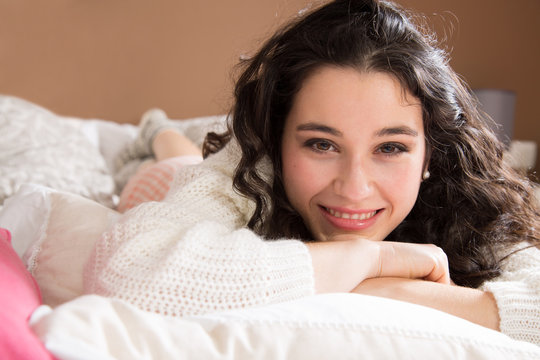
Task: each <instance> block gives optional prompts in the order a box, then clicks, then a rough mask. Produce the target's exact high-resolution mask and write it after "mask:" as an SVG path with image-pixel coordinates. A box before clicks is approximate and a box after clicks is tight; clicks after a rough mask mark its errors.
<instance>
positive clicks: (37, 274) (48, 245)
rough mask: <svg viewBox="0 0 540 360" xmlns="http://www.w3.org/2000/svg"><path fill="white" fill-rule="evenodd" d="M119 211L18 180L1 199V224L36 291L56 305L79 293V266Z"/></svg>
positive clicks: (50, 303)
mask: <svg viewBox="0 0 540 360" xmlns="http://www.w3.org/2000/svg"><path fill="white" fill-rule="evenodd" d="M118 217H119V214H118V213H117V212H116V211H114V210H111V209H109V208H107V207H105V206H103V205H101V204H99V203H97V202H95V201H92V200H89V199H86V198H84V197H81V196H78V195H76V194H70V193H64V192H59V191H56V190H53V189H50V188H46V187H43V186H39V185H31V184H27V185H23V186H22V187H21V188H20V189H19V191H18V192H17V193H16V194H15V195H14V196H12V197H10V198H9V199H7V200H6V202H5V206H4V208H3V209H2V210H1V211H0V227H3V228H6V229H8V230H9V231H10V232H11V234H12V245H13V247H14V249H15V251H16V252H17V253H18V254H19V256H21V257H22V258H23V262H24V263H25V265H26V266H27V268H28V270H29V271H30V273H31V274H32V275H33V276H34V278H35V279H36V281H37V283H38V285H39V288H40V290H41V294H42V298H43V303H44V304H47V305H50V306H57V305H59V304H62V303H64V302H66V301H68V300H71V299H74V298H75V297H77V296H80V295H82V294H83V268H84V264H85V263H86V261H87V259H88V258H89V256H90V254H91V251H92V249H93V246H94V243H95V241H96V240H97V239H99V237H100V236H101V234H102V233H103V232H104V231H105V230H106V229H107V228H108V227H109V226H110V225H111V224H113V223H114V222H115V221H116V220H117V218H118Z"/></svg>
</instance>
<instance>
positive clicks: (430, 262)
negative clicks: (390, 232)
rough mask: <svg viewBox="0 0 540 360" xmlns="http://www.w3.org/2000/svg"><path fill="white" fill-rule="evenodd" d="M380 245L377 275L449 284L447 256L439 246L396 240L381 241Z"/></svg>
mask: <svg viewBox="0 0 540 360" xmlns="http://www.w3.org/2000/svg"><path fill="white" fill-rule="evenodd" d="M380 245H381V248H380V260H379V261H380V275H379V276H381V277H386V276H392V277H405V278H410V279H425V280H429V281H434V282H438V283H442V284H450V271H449V268H448V258H447V256H446V254H445V252H444V251H443V250H442V249H441V248H439V247H437V246H435V245H432V244H410V243H398V242H381V243H380Z"/></svg>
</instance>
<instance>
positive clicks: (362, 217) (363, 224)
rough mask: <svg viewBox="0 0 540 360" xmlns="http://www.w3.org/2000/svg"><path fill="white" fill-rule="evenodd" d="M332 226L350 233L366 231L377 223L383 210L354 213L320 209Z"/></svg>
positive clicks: (343, 210) (322, 207) (321, 207)
mask: <svg viewBox="0 0 540 360" xmlns="http://www.w3.org/2000/svg"><path fill="white" fill-rule="evenodd" d="M319 208H320V209H321V212H322V214H323V216H324V217H325V218H326V219H327V220H328V222H330V224H331V225H333V226H335V227H337V228H340V229H343V230H349V231H358V230H364V229H367V228H368V227H370V226H371V225H373V224H374V223H375V221H376V220H377V218H378V215H379V214H380V213H381V212H382V211H381V210H361V211H352V210H346V209H337V208H328V207H324V206H320V207H319Z"/></svg>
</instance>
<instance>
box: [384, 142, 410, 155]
mask: <svg viewBox="0 0 540 360" xmlns="http://www.w3.org/2000/svg"><path fill="white" fill-rule="evenodd" d="M406 151H407V148H406V147H405V146H403V145H402V144H394V143H388V144H383V145H381V146H380V147H379V152H381V153H383V154H386V155H397V154H399V153H402V152H406Z"/></svg>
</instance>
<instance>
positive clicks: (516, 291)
mask: <svg viewBox="0 0 540 360" xmlns="http://www.w3.org/2000/svg"><path fill="white" fill-rule="evenodd" d="M481 289H482V290H484V291H489V292H491V293H492V294H493V296H494V297H495V300H496V302H497V306H498V308H499V317H500V329H501V332H502V333H504V334H507V335H508V336H510V337H512V338H514V339H516V340H523V341H528V342H531V343H534V344H536V345H540V250H539V249H538V248H535V247H533V248H529V249H525V250H521V251H518V252H517V253H515V254H513V255H512V256H511V257H510V258H509V259H508V260H507V261H506V263H505V264H504V266H503V273H502V275H501V276H499V277H498V278H496V279H495V280H492V281H488V282H486V283H484V284H483V285H482V287H481Z"/></svg>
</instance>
